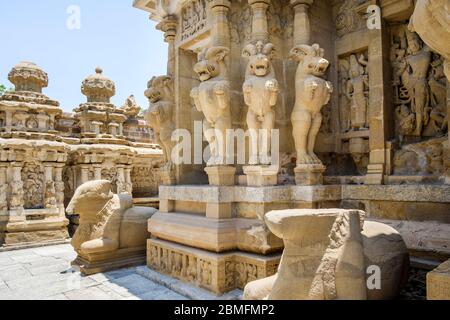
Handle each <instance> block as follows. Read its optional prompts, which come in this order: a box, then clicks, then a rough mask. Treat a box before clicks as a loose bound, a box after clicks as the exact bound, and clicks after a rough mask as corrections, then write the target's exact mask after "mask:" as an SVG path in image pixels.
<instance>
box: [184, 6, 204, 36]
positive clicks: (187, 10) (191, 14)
mask: <svg viewBox="0 0 450 320" xmlns="http://www.w3.org/2000/svg"><path fill="white" fill-rule="evenodd" d="M181 18H182V24H181V26H182V29H181V40H186V39H189V38H191V37H192V36H194V35H195V34H197V33H199V32H200V31H202V30H204V29H205V28H206V26H207V7H206V0H193V1H190V2H189V3H188V4H187V5H185V6H184V7H183V9H182V11H181Z"/></svg>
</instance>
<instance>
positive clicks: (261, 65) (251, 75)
mask: <svg viewBox="0 0 450 320" xmlns="http://www.w3.org/2000/svg"><path fill="white" fill-rule="evenodd" d="M274 50H275V49H274V46H273V44H271V43H267V44H265V45H264V43H263V42H261V41H258V42H257V43H256V44H249V45H247V46H246V47H245V49H244V51H243V53H242V55H243V56H244V57H247V58H249V62H248V65H247V69H246V73H245V82H244V85H243V91H244V100H245V103H246V104H247V105H248V106H249V109H248V113H247V125H248V128H249V130H250V131H251V135H250V145H251V147H252V149H251V152H250V160H249V164H251V165H256V164H265V165H267V164H270V163H271V155H270V150H271V137H272V130H273V128H274V126H275V112H274V110H273V107H274V106H275V105H276V104H277V99H278V92H279V87H278V81H277V79H276V76H275V70H274V68H273V65H272V63H271V58H272V56H273V54H274ZM258 152H259V157H258Z"/></svg>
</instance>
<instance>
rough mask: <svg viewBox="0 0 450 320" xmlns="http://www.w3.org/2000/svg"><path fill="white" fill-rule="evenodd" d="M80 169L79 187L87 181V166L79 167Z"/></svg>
mask: <svg viewBox="0 0 450 320" xmlns="http://www.w3.org/2000/svg"><path fill="white" fill-rule="evenodd" d="M80 169H81V175H80V184H79V186H81V185H82V184H84V183H86V182H88V181H89V166H86V165H84V166H80Z"/></svg>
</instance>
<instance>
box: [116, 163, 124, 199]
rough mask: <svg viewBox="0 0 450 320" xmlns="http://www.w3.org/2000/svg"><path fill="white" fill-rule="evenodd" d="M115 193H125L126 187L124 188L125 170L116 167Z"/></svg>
mask: <svg viewBox="0 0 450 320" xmlns="http://www.w3.org/2000/svg"><path fill="white" fill-rule="evenodd" d="M116 185H117V193H118V194H121V193H126V186H125V169H124V167H123V166H118V167H117V183H116Z"/></svg>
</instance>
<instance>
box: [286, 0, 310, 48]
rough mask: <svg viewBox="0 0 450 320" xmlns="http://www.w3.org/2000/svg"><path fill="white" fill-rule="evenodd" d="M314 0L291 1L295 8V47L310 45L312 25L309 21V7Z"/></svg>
mask: <svg viewBox="0 0 450 320" xmlns="http://www.w3.org/2000/svg"><path fill="white" fill-rule="evenodd" d="M313 2H314V0H291V5H292V6H293V8H294V11H295V16H294V45H299V44H310V42H311V25H310V21H309V7H310V6H311V5H312V4H313Z"/></svg>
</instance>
